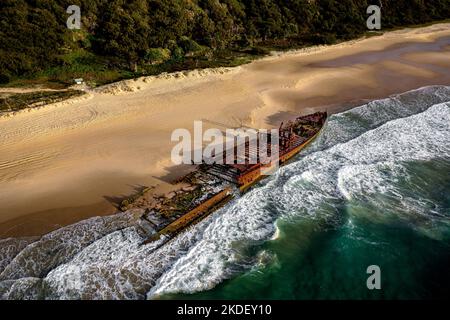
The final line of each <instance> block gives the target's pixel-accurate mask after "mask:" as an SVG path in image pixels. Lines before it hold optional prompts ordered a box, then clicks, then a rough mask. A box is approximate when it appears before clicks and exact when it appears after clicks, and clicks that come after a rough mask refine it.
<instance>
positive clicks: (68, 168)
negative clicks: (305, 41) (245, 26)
mask: <svg viewBox="0 0 450 320" xmlns="http://www.w3.org/2000/svg"><path fill="white" fill-rule="evenodd" d="M449 53H450V24H436V25H432V26H429V27H424V28H416V29H404V30H398V31H393V32H388V33H385V34H384V35H382V36H377V37H371V38H367V39H362V40H356V41H351V42H347V43H341V44H337V45H333V46H328V47H315V48H309V49H305V50H299V51H292V52H287V53H280V54H274V55H273V56H270V57H267V58H264V59H260V60H258V61H255V62H253V63H251V64H248V65H245V66H241V67H237V68H232V69H229V68H219V69H214V70H201V71H187V72H179V73H176V74H163V75H160V76H156V77H145V78H140V79H136V80H127V81H123V82H120V83H115V84H111V85H108V86H104V87H100V88H97V89H95V90H92V91H89V92H88V94H87V95H86V96H84V97H82V98H78V99H74V100H71V101H65V102H62V103H57V104H54V105H49V106H45V107H42V108H39V109H31V110H25V111H21V112H18V113H17V114H14V115H11V116H8V117H1V118H0V133H1V134H0V238H5V237H9V236H31V235H40V234H43V233H46V232H49V231H51V230H54V229H56V228H58V227H60V226H63V225H67V224H70V223H73V222H76V221H79V220H81V219H85V218H87V217H91V216H97V215H106V214H111V213H114V212H115V211H117V209H116V207H115V205H116V204H117V201H119V200H120V199H122V198H123V197H126V196H127V195H130V194H132V193H134V192H136V191H138V190H140V189H142V188H144V187H149V186H160V187H161V186H162V187H164V186H166V187H167V183H168V182H170V181H171V180H173V179H175V178H176V177H179V176H181V175H183V174H185V173H186V170H188V169H189V168H185V167H182V168H174V167H173V166H172V164H171V161H170V153H171V149H172V148H173V146H174V143H172V142H171V141H170V137H171V133H172V131H173V130H174V129H177V128H186V129H192V127H193V122H194V121H195V120H202V119H206V120H209V121H210V122H208V123H209V125H210V126H211V127H213V126H214V122H220V123H223V124H224V125H226V126H228V127H239V126H242V125H246V126H251V127H255V128H269V127H273V126H278V125H279V123H280V122H281V121H283V120H286V119H289V118H292V117H294V116H296V115H302V114H307V113H311V112H314V111H319V110H328V111H329V112H338V111H342V110H344V109H348V108H351V107H353V106H356V105H359V104H362V103H364V102H365V101H368V100H373V99H378V98H383V97H387V96H389V95H391V94H395V93H400V92H405V91H408V90H411V89H416V88H419V87H423V86H428V85H434V84H442V85H449V84H450V54H449ZM10 90H11V89H10ZM0 91H2V90H1V89H0ZM205 124H206V122H205ZM220 129H222V128H220Z"/></svg>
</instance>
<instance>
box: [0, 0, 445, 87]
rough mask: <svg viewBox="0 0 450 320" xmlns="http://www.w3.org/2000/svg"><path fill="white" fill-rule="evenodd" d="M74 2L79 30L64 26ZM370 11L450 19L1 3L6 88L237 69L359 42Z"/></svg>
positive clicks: (316, 5) (291, 4)
mask: <svg viewBox="0 0 450 320" xmlns="http://www.w3.org/2000/svg"><path fill="white" fill-rule="evenodd" d="M72 4H76V5H79V6H80V7H81V14H82V29H81V30H69V29H68V28H67V27H66V20H67V18H68V16H69V14H67V13H66V8H67V7H68V6H69V5H72ZM369 4H381V5H382V13H383V19H382V23H383V28H384V29H387V28H392V27H397V26H404V25H412V24H421V23H426V22H430V21H433V20H440V19H445V18H448V17H450V0H373V1H366V0H53V1H52V0H1V1H0V83H8V82H10V81H12V80H14V81H17V79H35V78H38V79H45V80H49V81H55V82H60V83H69V82H70V81H71V79H73V78H75V77H84V78H86V79H87V80H91V81H97V82H109V81H113V80H117V79H119V78H126V77H132V76H134V75H139V74H154V73H158V72H161V71H173V70H178V69H184V68H192V67H206V66H216V65H236V64H240V63H242V62H245V61H247V60H248V59H249V57H250V56H251V55H257V54H263V53H265V52H266V49H267V48H292V47H299V46H303V45H309V44H319V43H333V42H335V41H337V40H345V39H350V38H354V37H357V36H359V35H361V34H363V33H364V32H366V31H367V29H366V23H365V21H366V19H367V14H366V8H367V6H368V5H369Z"/></svg>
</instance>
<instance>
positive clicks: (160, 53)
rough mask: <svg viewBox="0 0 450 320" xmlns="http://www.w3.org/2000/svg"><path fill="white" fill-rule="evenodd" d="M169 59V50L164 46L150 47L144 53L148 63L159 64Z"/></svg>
mask: <svg viewBox="0 0 450 320" xmlns="http://www.w3.org/2000/svg"><path fill="white" fill-rule="evenodd" d="M169 59H170V50H169V49H165V48H150V49H148V50H147V53H146V54H145V60H146V61H147V62H149V63H150V64H161V63H164V62H166V61H167V60H169Z"/></svg>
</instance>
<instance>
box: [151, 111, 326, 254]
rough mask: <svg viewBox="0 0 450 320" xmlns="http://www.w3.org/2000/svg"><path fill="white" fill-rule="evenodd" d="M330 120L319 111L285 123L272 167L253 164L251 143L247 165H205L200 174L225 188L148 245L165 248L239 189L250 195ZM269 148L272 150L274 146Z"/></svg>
mask: <svg viewBox="0 0 450 320" xmlns="http://www.w3.org/2000/svg"><path fill="white" fill-rule="evenodd" d="M327 117H328V115H327V113H326V112H318V113H315V114H312V115H308V116H304V117H299V118H297V119H295V120H294V121H290V122H289V123H288V124H287V125H286V126H284V127H283V124H281V126H280V129H279V137H280V138H279V153H278V156H277V157H276V158H275V159H272V161H271V163H269V164H263V163H256V164H250V163H249V161H248V160H249V159H250V158H251V156H252V152H253V153H255V152H256V153H259V150H258V149H256V150H252V149H251V147H250V146H249V145H250V144H249V143H247V147H246V154H245V158H246V159H245V160H246V161H244V163H240V164H239V163H238V159H237V158H235V163H233V164H220V165H219V164H212V165H206V164H205V165H201V166H200V168H199V171H201V172H202V174H204V175H206V176H208V175H209V176H212V177H215V178H218V179H220V180H223V181H224V184H223V186H222V187H221V188H220V190H219V191H217V192H215V193H214V194H212V195H211V196H209V197H208V199H206V200H204V201H202V202H201V203H199V204H198V205H196V206H195V207H194V208H191V210H189V211H188V212H186V213H185V214H183V215H181V216H180V217H178V218H177V219H175V220H174V221H172V222H170V223H169V224H167V225H166V226H164V227H163V228H161V229H160V230H159V231H158V232H157V233H155V234H153V235H152V236H150V237H149V239H148V240H147V241H145V242H144V244H147V243H150V242H153V241H157V240H160V239H164V240H165V241H164V242H163V243H162V244H161V245H163V244H164V243H166V242H167V241H169V240H170V239H172V238H174V237H175V236H176V235H177V234H178V233H180V232H181V231H183V230H185V229H186V228H188V227H189V226H191V225H193V224H196V223H198V222H199V221H201V220H203V219H204V218H206V217H207V216H208V215H210V214H211V213H212V212H214V211H215V210H217V209H218V208H220V207H222V206H223V205H225V204H226V203H227V202H229V201H230V200H231V199H232V198H233V197H234V196H235V195H236V191H235V190H236V189H238V190H239V192H240V193H244V192H246V191H247V190H248V189H249V188H250V187H251V186H253V185H254V184H255V183H257V182H258V181H260V180H262V179H263V178H264V177H266V176H267V175H265V173H266V172H267V170H270V168H271V167H272V166H273V165H274V163H276V164H277V166H276V167H278V166H282V165H283V164H285V163H286V162H287V161H289V160H290V159H292V158H293V157H294V156H296V155H297V154H299V153H300V152H301V151H302V150H303V149H304V148H305V147H307V146H308V145H309V144H310V143H311V142H312V141H314V139H315V138H316V137H317V136H318V135H319V134H320V132H321V131H322V129H323V127H324V125H325V123H326V120H327ZM268 148H270V143H269V144H268ZM224 157H225V154H224Z"/></svg>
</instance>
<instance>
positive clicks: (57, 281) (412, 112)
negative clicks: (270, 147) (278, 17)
mask: <svg viewBox="0 0 450 320" xmlns="http://www.w3.org/2000/svg"><path fill="white" fill-rule="evenodd" d="M449 172H450V87H445V86H433V87H426V88H421V89H418V90H414V91H410V92H407V93H404V94H400V95H396V96H392V97H390V98H387V99H383V100H378V101H373V102H370V103H368V104H366V105H363V106H360V107H357V108H354V109H352V110H349V111H346V112H343V113H340V114H336V115H332V116H331V117H330V119H329V121H328V123H327V125H326V127H325V128H324V130H323V133H322V134H321V136H320V137H319V138H318V139H317V140H316V141H315V142H314V143H313V144H312V145H311V146H310V147H309V148H308V149H307V150H305V152H302V153H301V154H300V155H299V156H298V157H296V158H295V159H293V160H292V161H291V162H290V163H289V164H288V165H286V166H284V167H283V168H282V169H281V170H280V171H279V172H278V173H277V174H276V175H274V176H271V177H269V178H267V179H266V180H264V181H262V182H261V183H260V184H258V185H257V186H255V187H254V188H253V189H252V190H250V192H248V193H247V194H245V195H243V196H241V197H239V198H237V199H235V200H234V201H232V202H231V203H229V204H228V205H227V206H225V207H224V208H222V209H220V210H219V211H218V212H216V213H215V214H213V215H211V216H210V217H208V218H207V219H206V220H204V221H202V222H201V223H199V224H197V225H195V226H193V227H191V228H190V229H188V230H186V231H185V232H184V233H182V234H180V235H179V236H178V237H177V238H176V239H174V240H172V241H170V242H169V243H168V244H167V245H164V246H163V247H161V248H158V247H157V245H158V244H157V243H155V244H149V245H146V246H141V245H140V243H142V241H143V237H142V236H141V235H140V233H139V232H138V230H137V229H136V228H135V226H133V223H132V219H131V217H130V215H129V214H126V213H125V214H120V215H116V216H112V217H106V218H93V219H89V220H86V221H82V222H80V223H78V224H75V225H72V226H68V227H65V228H62V229H60V230H57V231H55V232H53V233H50V234H49V235H46V236H44V237H42V238H41V239H39V240H37V241H36V239H7V240H0V260H1V263H0V297H2V298H3V299H173V298H187V299H207V298H208V299H435V298H437V299H438V298H444V297H448V296H450V273H449V272H448V270H449V269H450V193H449V190H450V175H449ZM370 265H378V266H379V267H380V269H381V286H382V289H381V290H374V291H371V290H368V289H367V286H366V280H367V278H368V277H369V275H368V274H367V273H366V270H367V267H368V266H370Z"/></svg>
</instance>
